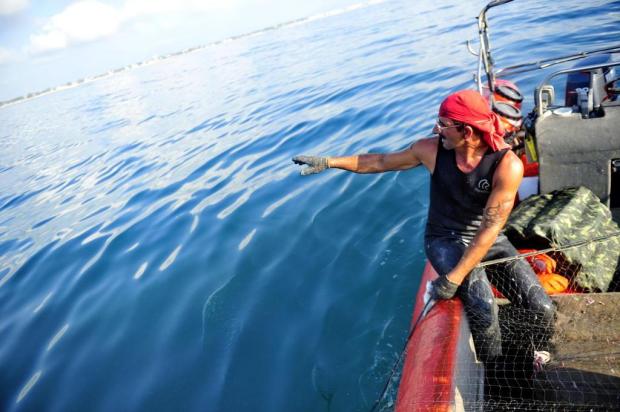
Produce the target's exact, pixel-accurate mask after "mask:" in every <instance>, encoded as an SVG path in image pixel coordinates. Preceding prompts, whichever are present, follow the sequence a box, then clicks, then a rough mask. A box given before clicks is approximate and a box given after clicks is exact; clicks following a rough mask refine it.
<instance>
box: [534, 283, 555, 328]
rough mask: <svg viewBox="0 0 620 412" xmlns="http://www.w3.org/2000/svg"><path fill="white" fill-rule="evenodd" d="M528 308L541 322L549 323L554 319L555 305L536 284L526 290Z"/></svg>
mask: <svg viewBox="0 0 620 412" xmlns="http://www.w3.org/2000/svg"><path fill="white" fill-rule="evenodd" d="M528 309H529V310H531V311H532V312H533V314H534V316H536V318H537V320H539V321H540V322H541V323H543V324H551V323H552V322H553V321H554V320H555V306H554V305H553V301H552V300H551V298H550V297H549V295H547V292H545V290H544V289H543V287H542V286H540V285H536V286H533V287H532V288H530V290H529V291H528Z"/></svg>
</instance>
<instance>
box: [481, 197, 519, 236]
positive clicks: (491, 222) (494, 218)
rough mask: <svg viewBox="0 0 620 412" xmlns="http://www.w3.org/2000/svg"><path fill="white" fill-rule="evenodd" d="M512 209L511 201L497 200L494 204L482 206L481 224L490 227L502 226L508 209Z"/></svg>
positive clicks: (506, 218)
mask: <svg viewBox="0 0 620 412" xmlns="http://www.w3.org/2000/svg"><path fill="white" fill-rule="evenodd" d="M511 210H512V201H503V202H497V203H496V204H495V205H492V206H487V207H485V208H484V213H483V215H482V226H483V227H485V228H487V229H491V228H494V227H499V228H500V229H501V228H502V226H504V223H505V222H506V220H508V216H509V215H510V211H511Z"/></svg>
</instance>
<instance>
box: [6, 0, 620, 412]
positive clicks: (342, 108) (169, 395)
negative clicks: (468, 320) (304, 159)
mask: <svg viewBox="0 0 620 412" xmlns="http://www.w3.org/2000/svg"><path fill="white" fill-rule="evenodd" d="M484 4H485V2H479V1H475V2H474V1H467V2H462V1H456V0H451V1H444V2H434V1H429V0H421V1H374V2H370V3H362V4H360V5H358V6H356V7H351V8H348V9H344V10H338V11H335V12H334V13H327V14H325V15H321V16H314V17H313V18H310V19H306V20H303V21H298V22H295V23H294V24H288V25H281V26H279V27H277V28H272V29H269V30H265V31H262V32H259V33H255V34H253V35H251V36H245V37H239V38H235V39H230V40H228V41H224V42H220V43H217V44H214V45H211V46H208V47H205V48H203V49H201V50H198V51H194V52H192V53H187V54H183V55H180V56H175V57H172V58H169V59H165V60H161V61H159V62H157V63H155V64H151V65H148V66H142V67H139V68H135V69H132V70H127V71H124V72H122V73H118V74H116V75H112V76H108V77H105V78H101V79H99V80H97V81H93V82H89V83H84V84H82V85H80V86H78V87H74V88H70V89H67V90H63V91H59V92H57V93H52V94H48V95H45V96H42V97H39V98H36V99H31V100H27V101H23V102H20V103H18V104H13V105H10V106H6V107H3V108H1V109H0V145H1V146H2V148H3V149H2V152H1V155H0V365H1V367H0V410H3V411H85V410H88V411H114V410H131V411H174V410H184V411H367V410H370V409H371V407H372V405H373V402H374V400H375V399H376V398H377V397H378V396H379V395H380V393H381V390H382V388H383V386H384V383H385V381H386V380H387V379H388V377H389V374H390V371H391V368H392V365H393V363H394V361H395V360H396V359H397V357H398V355H399V353H400V350H401V348H402V346H403V344H404V341H405V339H406V337H407V334H408V327H409V324H410V321H411V313H412V309H413V300H414V297H415V293H416V291H417V289H418V286H419V285H418V284H419V279H420V274H421V271H422V268H423V266H424V263H425V258H424V253H423V247H422V238H423V230H424V224H425V220H426V213H427V207H428V188H429V175H428V173H427V172H425V171H424V170H422V169H421V168H418V169H414V170H411V171H406V172H398V173H386V174H381V175H355V174H350V173H345V172H342V171H333V170H330V171H327V172H325V173H322V174H319V175H314V176H307V177H301V176H299V168H298V167H297V166H295V165H293V164H292V163H291V160H290V159H291V157H292V156H294V155H297V154H316V155H320V154H324V155H327V154H329V155H338V154H352V153H365V152H379V151H390V150H398V149H401V148H403V147H405V146H407V145H408V144H410V143H411V142H413V141H415V140H416V139H419V138H421V137H423V136H426V135H428V134H429V133H430V130H431V128H432V125H433V124H434V121H435V117H436V112H437V108H438V105H439V103H440V102H441V100H442V99H443V98H444V97H445V96H446V95H447V94H448V93H450V92H451V91H456V90H458V89H462V88H468V87H472V85H473V83H472V73H473V72H474V71H475V70H476V58H475V57H474V56H472V55H471V54H469V53H468V51H467V50H466V47H465V45H464V41H465V40H466V39H472V40H475V39H476V36H477V28H476V25H475V24H476V21H475V19H474V17H475V16H477V14H478V12H479V11H480V9H481V8H482V7H483V6H484ZM489 15H490V24H491V35H492V38H491V40H492V45H493V50H494V55H495V57H496V61H497V64H498V66H506V65H509V64H515V63H518V62H522V61H524V60H528V61H529V60H535V59H540V58H544V57H549V56H552V55H556V54H566V53H574V52H578V51H582V50H589V49H593V48H596V47H603V46H607V45H611V44H614V43H615V42H617V39H619V38H620V2H619V1H600V0H598V1H597V0H595V1H589V2H582V1H576V0H569V1H564V2H561V3H559V2H551V1H547V2H539V1H525V0H523V1H520V0H517V1H515V2H513V3H511V4H508V5H505V6H502V7H499V8H497V9H494V10H492V11H491V12H490V13H489ZM541 76H542V73H541V72H540V71H539V72H534V73H527V74H522V75H519V76H516V77H513V78H511V80H515V81H517V83H518V84H519V85H520V86H521V89H522V91H523V92H524V94H525V95H526V97H527V98H526V101H525V107H526V109H529V108H531V106H532V98H531V96H532V91H533V88H534V87H535V85H536V84H537V82H538V81H539V80H540V79H541ZM417 350H425V348H418V349H417ZM395 388H396V385H393V386H392V388H391V389H390V391H389V392H388V394H387V397H386V399H385V401H384V407H385V409H389V408H390V405H391V402H392V401H393V400H394V399H395V395H396V389H395Z"/></svg>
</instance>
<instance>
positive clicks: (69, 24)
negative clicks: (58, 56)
mask: <svg viewBox="0 0 620 412" xmlns="http://www.w3.org/2000/svg"><path fill="white" fill-rule="evenodd" d="M0 1H4V0H0ZM11 1H17V0H11ZM238 1H239V0H126V1H125V3H124V4H123V5H122V6H121V7H119V8H114V7H113V6H110V5H107V4H103V3H101V2H99V1H96V0H82V1H78V2H76V3H73V4H71V5H69V6H68V7H67V8H66V9H65V10H63V11H62V12H60V13H59V14H56V15H54V16H52V17H51V18H50V19H49V20H48V21H47V22H46V23H45V25H44V26H43V28H42V30H41V31H40V32H39V33H36V34H33V35H31V36H30V47H29V51H30V53H33V54H37V53H43V52H46V51H51V50H58V49H63V48H66V47H68V46H70V45H72V44H76V43H84V42H89V41H94V40H97V39H100V38H102V37H106V36H110V35H112V34H114V33H116V32H117V31H118V30H119V28H120V27H121V26H122V25H123V24H124V23H127V22H128V21H131V20H144V19H143V18H144V17H149V16H150V17H152V16H156V15H160V16H168V15H170V14H172V13H212V12H217V11H224V10H230V9H233V8H235V7H236V6H238ZM144 23H146V24H147V25H148V21H145V22H144ZM160 23H161V22H160ZM153 24H155V23H153Z"/></svg>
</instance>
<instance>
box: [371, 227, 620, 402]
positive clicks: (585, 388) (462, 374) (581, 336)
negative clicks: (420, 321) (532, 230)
mask: <svg viewBox="0 0 620 412" xmlns="http://www.w3.org/2000/svg"><path fill="white" fill-rule="evenodd" d="M619 239H620V233H616V234H612V235H608V236H605V237H603V238H597V239H593V240H590V241H585V242H579V244H571V245H565V246H564V247H561V246H557V247H552V248H548V249H546V250H543V251H532V250H529V251H526V252H525V253H522V254H520V255H519V256H514V257H510V258H505V259H499V260H496V261H491V262H485V263H482V264H480V265H479V267H478V268H477V269H476V270H484V272H485V274H486V276H487V277H488V279H489V280H490V281H491V284H492V285H494V286H498V288H497V289H495V288H494V289H493V293H494V294H495V299H494V301H495V303H496V304H497V306H495V305H493V307H495V308H496V309H495V310H496V311H497V312H495V313H496V315H497V318H498V319H499V330H500V333H499V334H497V333H487V334H485V333H482V334H481V333H480V332H479V331H480V330H481V329H482V330H488V329H492V327H489V322H490V320H489V316H488V313H487V314H485V313H484V310H481V311H479V312H480V314H478V313H477V312H476V310H467V305H465V311H466V313H467V320H468V322H467V323H468V325H469V328H470V330H471V332H472V333H471V335H469V334H467V337H466V338H465V339H466V342H464V344H460V346H458V350H459V351H460V352H459V353H458V354H457V356H456V363H455V364H454V365H451V366H450V368H452V371H449V370H446V371H440V372H445V376H452V379H453V382H454V383H453V385H445V390H446V391H449V392H450V393H444V394H442V393H438V396H437V397H438V400H437V401H429V400H419V401H414V404H413V405H400V407H401V410H446V409H442V405H441V404H442V403H445V404H449V405H450V406H451V407H452V408H455V409H456V410H466V411H470V410H471V411H477V410H484V411H487V410H489V411H496V410H510V411H549V410H552V411H564V410H566V411H582V410H583V411H599V410H600V411H608V410H620V294H618V293H600V292H599V293H593V292H595V291H591V290H585V289H584V288H583V287H582V286H580V284H579V283H578V282H577V279H579V276H578V275H579V271H580V270H581V268H582V267H583V265H582V264H580V263H579V262H575V260H574V259H570V258H567V257H566V252H567V250H569V249H571V250H574V249H575V248H590V249H592V248H593V244H594V243H596V244H598V246H601V245H603V246H604V245H617V242H618V240H619ZM519 262H521V264H522V263H524V262H526V263H527V270H531V271H534V273H535V278H534V279H538V282H540V283H538V282H535V283H536V285H537V286H536V287H537V288H538V289H540V286H538V285H541V286H543V287H544V289H545V290H546V291H547V292H548V294H549V295H550V297H551V300H552V308H553V309H552V311H551V316H548V313H547V314H545V313H541V311H540V306H536V304H532V301H535V300H536V297H535V296H534V295H535V292H533V290H525V291H523V290H510V289H507V287H506V285H505V284H504V285H501V286H499V285H498V283H501V282H502V280H506V279H512V280H514V279H515V278H519V277H521V276H523V273H521V272H522V271H523V266H522V265H521V264H519ZM616 267H618V266H616ZM612 270H613V269H612ZM617 281H618V270H616V273H615V275H614V280H613V281H612V282H611V284H610V285H609V292H613V291H617V290H619V289H618V284H617ZM517 283H518V282H517ZM508 284H509V285H511V284H514V282H508ZM521 286H522V285H521ZM526 286H527V284H526ZM498 289H499V290H498ZM530 289H531V288H530ZM500 290H501V291H503V292H504V294H506V295H508V296H507V297H509V298H510V299H507V297H504V296H503V294H502V293H501V292H500ZM586 292H587V293H586ZM470 306H471V305H470ZM470 309H471V308H470ZM432 310H434V309H431V311H432ZM431 315H432V312H431V313H429V314H428V315H427V316H431ZM485 328H487V329H485ZM476 330H478V331H476ZM500 334H501V354H497V356H490V357H488V358H487V359H480V358H481V356H480V354H481V352H482V351H485V350H486V351H489V349H488V347H494V345H495V344H496V343H497V342H494V341H493V339H494V338H493V336H496V335H500ZM461 335H463V334H462V333H461ZM470 337H471V338H470ZM461 339H463V338H461ZM435 344H436V345H442V344H443V343H442V342H436V343H435ZM463 348H465V349H463ZM485 348H487V349H485ZM410 350H425V348H410ZM463 350H465V352H467V351H470V352H471V353H470V354H469V355H470V356H467V354H464V353H463ZM490 352H493V349H491V350H490ZM481 360H484V362H482V361H481ZM401 390H402V389H401ZM444 395H446V396H444ZM439 398H440V399H442V400H439ZM445 399H448V401H446V400H445ZM382 410H388V409H382Z"/></svg>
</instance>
